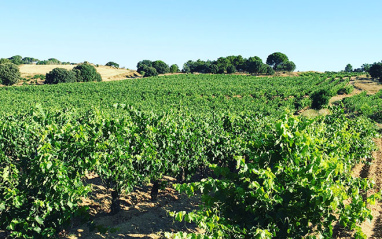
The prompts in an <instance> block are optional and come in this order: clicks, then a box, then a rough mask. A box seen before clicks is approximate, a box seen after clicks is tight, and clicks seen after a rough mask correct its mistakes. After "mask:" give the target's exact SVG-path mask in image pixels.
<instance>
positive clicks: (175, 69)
mask: <svg viewBox="0 0 382 239" xmlns="http://www.w3.org/2000/svg"><path fill="white" fill-rule="evenodd" d="M179 71H180V70H179V66H178V65H177V64H173V65H171V66H170V72H171V73H177V72H179Z"/></svg>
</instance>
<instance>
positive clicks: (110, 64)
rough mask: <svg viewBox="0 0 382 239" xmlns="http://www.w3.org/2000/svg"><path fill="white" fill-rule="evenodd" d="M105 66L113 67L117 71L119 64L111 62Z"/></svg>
mask: <svg viewBox="0 0 382 239" xmlns="http://www.w3.org/2000/svg"><path fill="white" fill-rule="evenodd" d="M106 66H111V67H115V68H117V69H118V68H119V64H117V63H115V62H112V61H109V62H108V63H106Z"/></svg>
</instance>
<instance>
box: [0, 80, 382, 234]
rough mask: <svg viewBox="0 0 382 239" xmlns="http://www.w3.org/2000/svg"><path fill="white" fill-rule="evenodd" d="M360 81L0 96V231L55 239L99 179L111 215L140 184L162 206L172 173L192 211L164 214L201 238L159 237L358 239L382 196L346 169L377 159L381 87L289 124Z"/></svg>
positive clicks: (35, 89) (30, 89)
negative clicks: (337, 236) (195, 203)
mask: <svg viewBox="0 0 382 239" xmlns="http://www.w3.org/2000/svg"><path fill="white" fill-rule="evenodd" d="M356 76H357V73H347V74H334V73H325V74H319V73H304V74H301V75H300V76H295V77H255V76H245V75H205V74H201V75H192V74H182V75H175V76H160V77H150V78H144V79H130V80H124V81H110V82H98V83H66V84H58V85H41V86H18V87H3V88H0V101H1V102H2V104H1V105H0V128H1V131H0V172H2V173H1V174H2V177H1V178H0V195H1V196H0V230H1V231H2V233H3V234H0V235H5V236H7V237H9V238H56V237H60V236H62V232H63V231H64V230H70V227H71V226H72V225H73V220H77V221H78V220H81V221H84V222H83V223H84V224H86V223H87V224H91V225H93V224H94V223H93V222H92V219H91V218H90V216H89V210H88V208H87V207H84V206H82V202H83V200H84V199H85V198H87V197H89V195H90V194H91V193H92V190H93V189H94V188H92V187H91V185H90V184H88V183H87V180H88V176H89V175H96V177H98V178H99V179H100V181H101V184H102V185H103V186H104V187H105V188H107V190H108V192H109V193H110V198H111V202H110V208H109V214H110V215H117V214H118V213H121V211H123V207H122V206H123V205H121V198H122V197H123V196H125V195H129V194H131V193H133V192H135V191H137V190H138V189H139V188H141V187H144V186H147V185H150V187H151V188H150V199H151V200H152V201H156V200H159V199H158V197H160V193H159V192H160V191H161V190H162V189H163V188H165V187H167V186H168V185H170V182H169V180H167V179H168V178H173V179H175V180H176V183H175V184H173V185H172V186H173V187H174V188H176V190H178V191H179V192H181V193H186V194H188V195H190V196H191V195H196V197H198V198H199V202H200V207H199V208H198V209H197V210H194V211H190V210H187V209H183V210H177V211H170V212H168V217H174V220H177V221H185V222H186V223H193V225H196V226H197V227H198V228H199V229H200V230H201V231H202V232H203V233H201V234H197V233H196V234H193V233H191V232H183V231H178V232H176V231H175V232H163V233H162V235H161V236H163V237H164V236H166V237H169V238H302V237H311V238H316V237H318V236H321V237H323V238H331V237H332V236H333V230H334V229H335V226H337V227H339V228H340V229H341V230H347V231H352V232H353V235H354V237H355V238H366V236H365V234H364V233H363V232H362V229H361V227H360V225H361V223H362V222H364V221H366V220H367V219H370V220H371V219H372V214H371V211H370V209H369V207H368V205H370V204H373V203H375V202H376V201H378V200H379V198H380V194H379V192H375V190H374V191H373V185H374V184H373V182H372V181H371V180H368V179H367V178H361V177H354V176H353V175H352V170H353V168H354V167H355V166H356V165H357V164H360V163H370V162H371V159H372V152H373V151H374V150H376V146H375V143H374V142H373V139H374V138H376V137H379V136H378V127H377V126H376V124H375V122H379V123H381V122H382V111H381V110H382V109H381V105H382V102H381V100H382V98H381V95H382V93H381V92H382V91H379V92H378V93H377V94H374V95H367V94H366V93H361V94H359V95H355V96H352V97H349V98H346V99H344V100H343V103H339V104H337V105H334V106H330V107H329V108H330V114H328V115H327V116H319V117H316V118H307V117H302V116H299V113H300V112H302V111H304V110H306V109H308V108H311V107H312V106H314V105H318V107H327V105H326V104H325V103H322V102H321V101H319V100H316V98H315V97H314V96H315V95H317V92H325V94H326V95H327V96H328V97H332V96H335V95H337V94H339V93H348V92H349V91H351V90H352V86H351V85H349V82H350V80H351V78H352V77H353V78H354V77H356ZM171 184H172V183H171ZM371 192H374V193H371ZM92 223H93V224H92ZM190 225H191V224H190ZM93 227H94V228H95V229H94V230H98V231H100V232H103V233H108V234H107V235H114V234H113V233H117V234H118V228H106V229H105V227H102V225H93ZM111 237H112V236H111ZM121 238H122V237H121Z"/></svg>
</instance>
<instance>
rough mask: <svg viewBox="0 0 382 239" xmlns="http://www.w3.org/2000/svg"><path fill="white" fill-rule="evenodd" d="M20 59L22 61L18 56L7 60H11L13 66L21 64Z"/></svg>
mask: <svg viewBox="0 0 382 239" xmlns="http://www.w3.org/2000/svg"><path fill="white" fill-rule="evenodd" d="M22 59H23V57H22V56H20V55H16V56H12V57H11V58H9V60H11V61H12V63H13V64H15V65H21V64H23V61H22Z"/></svg>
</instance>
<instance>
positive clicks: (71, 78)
mask: <svg viewBox="0 0 382 239" xmlns="http://www.w3.org/2000/svg"><path fill="white" fill-rule="evenodd" d="M45 79H46V80H45V84H58V83H70V82H76V73H75V71H71V70H66V69H63V68H54V69H53V70H52V71H50V72H48V73H46V77H45Z"/></svg>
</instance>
